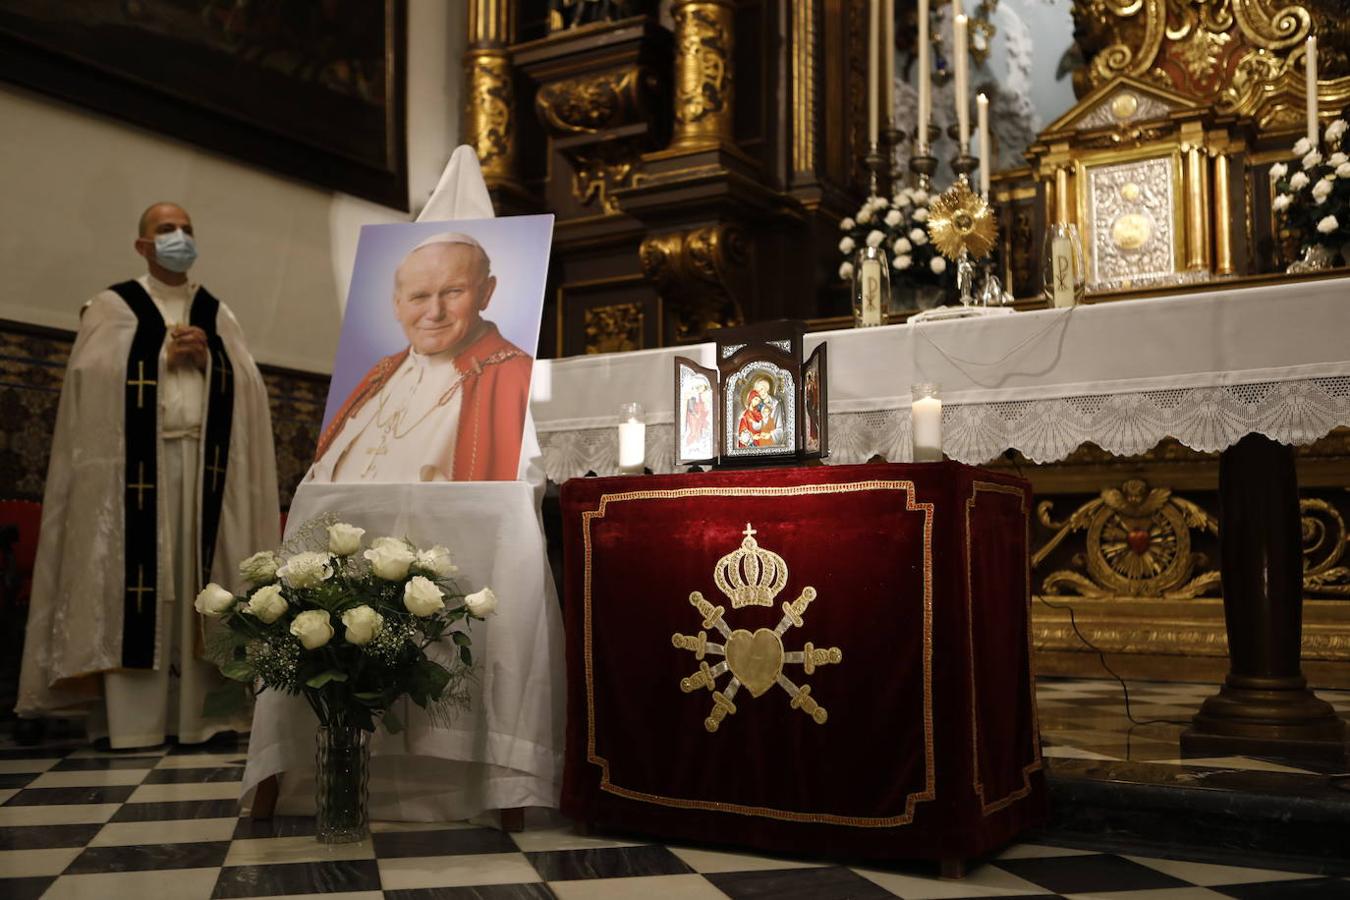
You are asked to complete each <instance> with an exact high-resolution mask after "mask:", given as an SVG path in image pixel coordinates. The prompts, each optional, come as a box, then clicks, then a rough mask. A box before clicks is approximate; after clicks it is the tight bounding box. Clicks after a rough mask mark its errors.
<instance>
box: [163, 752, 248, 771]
mask: <svg viewBox="0 0 1350 900" xmlns="http://www.w3.org/2000/svg"><path fill="white" fill-rule="evenodd" d="M247 761H248V754H247V753H189V754H186V755H183V756H166V757H164V758H163V759H161V760H160V761H159V762H158V764H156V766H155V768H156V769H209V768H216V767H219V766H242V765H243V764H244V763H245V762H247Z"/></svg>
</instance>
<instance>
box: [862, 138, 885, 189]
mask: <svg viewBox="0 0 1350 900" xmlns="http://www.w3.org/2000/svg"><path fill="white" fill-rule="evenodd" d="M884 162H885V158H884V157H883V156H882V155H881V146H880V145H879V144H878V143H877V142H876V141H872V143H871V144H869V145H868V148H867V155H866V156H864V157H863V165H865V166H867V171H868V172H869V173H870V174H869V176H868V194H867V195H868V196H869V197H876V196H879V193H878V191H879V188H880V181H881V166H882V164H883V163H884Z"/></svg>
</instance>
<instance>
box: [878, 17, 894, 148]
mask: <svg viewBox="0 0 1350 900" xmlns="http://www.w3.org/2000/svg"><path fill="white" fill-rule="evenodd" d="M881 109H882V112H883V113H884V114H885V116H886V122H887V123H888V125H887V127H889V128H894V127H895V0H885V2H884V3H882V4H881Z"/></svg>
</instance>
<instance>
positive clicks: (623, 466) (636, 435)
mask: <svg viewBox="0 0 1350 900" xmlns="http://www.w3.org/2000/svg"><path fill="white" fill-rule="evenodd" d="M646 458H647V424H646V422H645V421H644V418H643V410H642V404H641V403H624V404H622V405H620V406H619V471H620V472H621V473H622V474H624V475H641V474H642V468H643V463H644V462H645V461H646Z"/></svg>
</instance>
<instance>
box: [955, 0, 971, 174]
mask: <svg viewBox="0 0 1350 900" xmlns="http://www.w3.org/2000/svg"><path fill="white" fill-rule="evenodd" d="M968 24H969V20H968V19H967V18H966V17H965V16H957V17H956V26H955V29H956V34H955V37H956V40H955V41H954V42H953V43H954V44H955V46H954V48H953V49H952V55H953V57H954V59H953V64H954V66H953V68H954V69H955V72H956V124H957V128H958V129H959V130H958V132H957V133H958V134H959V135H960V147H961V152H962V153H969V152H970V83H969V81H970V75H969V73H967V71H966V60H967V59H968V57H969V51H968V49H967V39H966V29H967V26H968Z"/></svg>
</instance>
